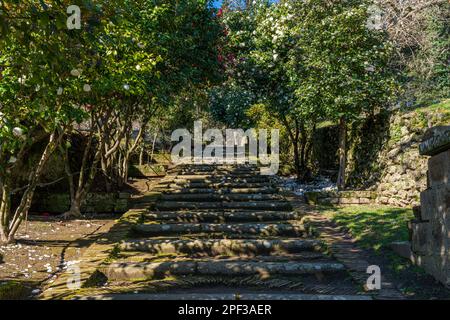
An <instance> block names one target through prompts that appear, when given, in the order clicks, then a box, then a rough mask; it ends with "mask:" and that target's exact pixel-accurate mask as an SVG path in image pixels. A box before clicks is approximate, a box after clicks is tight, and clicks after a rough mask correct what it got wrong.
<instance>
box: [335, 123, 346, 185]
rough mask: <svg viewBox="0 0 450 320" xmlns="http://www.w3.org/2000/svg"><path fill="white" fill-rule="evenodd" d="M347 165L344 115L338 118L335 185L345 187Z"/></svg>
mask: <svg viewBox="0 0 450 320" xmlns="http://www.w3.org/2000/svg"><path fill="white" fill-rule="evenodd" d="M346 166H347V122H346V120H345V118H344V117H341V119H340V120H339V174H338V179H337V187H338V189H339V190H344V189H345V171H346Z"/></svg>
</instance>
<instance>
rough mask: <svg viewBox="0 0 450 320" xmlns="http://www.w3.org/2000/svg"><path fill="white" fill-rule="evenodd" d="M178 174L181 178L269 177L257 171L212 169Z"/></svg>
mask: <svg viewBox="0 0 450 320" xmlns="http://www.w3.org/2000/svg"><path fill="white" fill-rule="evenodd" d="M176 176H177V177H178V178H180V179H214V178H228V179H232V178H236V177H237V178H243V179H246V178H253V177H256V178H268V177H267V176H262V175H260V172H259V170H257V171H239V172H236V171H228V172H227V171H211V172H198V171H197V172H178V173H177V174H176Z"/></svg>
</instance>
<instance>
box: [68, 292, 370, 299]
mask: <svg viewBox="0 0 450 320" xmlns="http://www.w3.org/2000/svg"><path fill="white" fill-rule="evenodd" d="M236 291H239V290H236ZM75 299H79V300H160V301H167V300H169V301H172V300H173V301H181V300H190V301H194V300H200V301H202V300H203V301H206V300H239V301H242V300H244V301H245V300H253V301H264V300H294V301H332V300H338V301H365V300H372V297H371V296H367V295H335V294H332V295H327V294H303V293H292V292H283V293H270V292H267V293H260V292H258V293H220V292H218V293H157V294H156V293H133V294H132V293H130V294H104V295H95V296H88V297H79V298H75Z"/></svg>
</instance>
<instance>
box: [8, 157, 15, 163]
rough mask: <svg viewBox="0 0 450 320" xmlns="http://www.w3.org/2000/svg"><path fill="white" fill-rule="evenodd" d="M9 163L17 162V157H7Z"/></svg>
mask: <svg viewBox="0 0 450 320" xmlns="http://www.w3.org/2000/svg"><path fill="white" fill-rule="evenodd" d="M8 162H9V163H16V162H17V158H16V157H11V158H9V161H8Z"/></svg>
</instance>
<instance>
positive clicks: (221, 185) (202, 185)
mask: <svg viewBox="0 0 450 320" xmlns="http://www.w3.org/2000/svg"><path fill="white" fill-rule="evenodd" d="M273 186H274V185H273V184H272V183H267V182H258V183H247V182H216V183H211V182H191V183H189V182H184V183H167V184H160V185H159V187H160V188H170V189H174V190H179V189H187V188H189V189H225V188H229V189H232V188H267V187H270V188H272V187H273Z"/></svg>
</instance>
